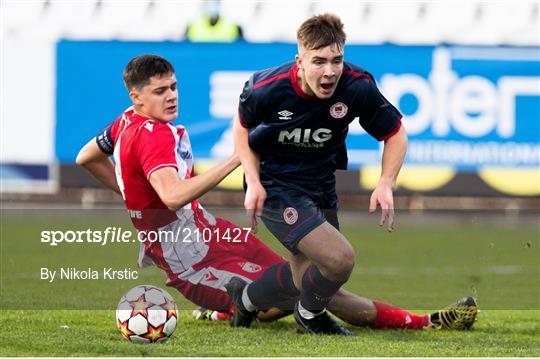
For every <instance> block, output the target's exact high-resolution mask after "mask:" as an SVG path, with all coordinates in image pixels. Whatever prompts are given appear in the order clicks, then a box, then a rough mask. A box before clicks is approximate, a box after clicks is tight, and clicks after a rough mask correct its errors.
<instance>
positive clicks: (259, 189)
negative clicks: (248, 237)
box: [233, 115, 266, 233]
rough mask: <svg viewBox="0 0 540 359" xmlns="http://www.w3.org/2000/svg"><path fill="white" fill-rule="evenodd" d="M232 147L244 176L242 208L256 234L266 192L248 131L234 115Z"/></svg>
mask: <svg viewBox="0 0 540 359" xmlns="http://www.w3.org/2000/svg"><path fill="white" fill-rule="evenodd" d="M233 134H234V147H235V150H236V153H238V157H239V158H240V161H241V162H242V167H243V168H244V174H245V176H246V183H247V190H246V197H245V200H244V207H245V208H246V210H247V215H248V220H249V224H250V226H251V231H252V232H253V233H257V218H256V216H261V215H262V211H263V206H264V201H265V200H266V191H265V190H264V187H263V186H262V185H261V181H260V178H259V164H260V162H259V158H258V157H257V155H256V154H255V153H254V152H253V151H252V150H251V148H250V147H249V143H248V135H249V131H248V129H247V128H245V127H243V126H242V125H241V124H240V118H239V117H238V115H236V117H235V119H234V124H233Z"/></svg>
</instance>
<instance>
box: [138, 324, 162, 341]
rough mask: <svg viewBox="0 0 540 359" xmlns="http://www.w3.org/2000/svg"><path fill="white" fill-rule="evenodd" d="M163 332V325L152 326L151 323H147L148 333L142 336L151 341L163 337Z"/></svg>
mask: <svg viewBox="0 0 540 359" xmlns="http://www.w3.org/2000/svg"><path fill="white" fill-rule="evenodd" d="M165 336H166V335H165V334H164V333H163V325H161V326H159V327H157V328H154V327H153V326H152V325H150V324H149V325H148V333H146V334H145V335H143V338H146V339H148V340H150V341H151V342H156V341H157V340H158V339H160V338H163V337H165Z"/></svg>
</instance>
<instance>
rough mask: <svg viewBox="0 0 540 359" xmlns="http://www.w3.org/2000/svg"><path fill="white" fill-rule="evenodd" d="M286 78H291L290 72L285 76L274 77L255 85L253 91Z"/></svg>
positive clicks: (284, 74)
mask: <svg viewBox="0 0 540 359" xmlns="http://www.w3.org/2000/svg"><path fill="white" fill-rule="evenodd" d="M286 77H289V72H285V73H283V74H279V75H276V76H272V77H270V78H269V79H266V80H263V81H261V82H257V83H256V84H254V85H253V89H254V90H256V89H258V88H259V87H263V86H264V85H268V84H269V83H271V82H274V81H277V80H280V79H284V78H286Z"/></svg>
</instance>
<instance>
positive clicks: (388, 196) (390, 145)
mask: <svg viewBox="0 0 540 359" xmlns="http://www.w3.org/2000/svg"><path fill="white" fill-rule="evenodd" d="M406 152H407V133H406V132H405V129H404V128H403V126H401V128H400V129H399V131H398V132H397V133H396V134H395V135H393V136H392V137H390V138H389V139H387V140H386V141H385V143H384V151H383V158H382V171H381V177H380V178H379V183H378V184H377V187H376V188H375V190H374V191H373V194H372V195H371V200H370V203H369V212H370V213H374V212H375V210H376V209H377V204H379V205H380V206H381V210H382V213H381V219H380V221H379V225H380V226H383V225H385V226H386V228H387V229H388V231H392V230H394V197H393V194H392V188H393V187H394V185H395V184H396V179H397V176H398V174H399V170H400V169H401V165H402V164H403V160H404V159H405V153H406Z"/></svg>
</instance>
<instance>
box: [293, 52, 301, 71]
mask: <svg viewBox="0 0 540 359" xmlns="http://www.w3.org/2000/svg"><path fill="white" fill-rule="evenodd" d="M294 61H296V66H298V68H299V69H302V68H303V67H302V57H301V56H300V55H298V54H296V55H294Z"/></svg>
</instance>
